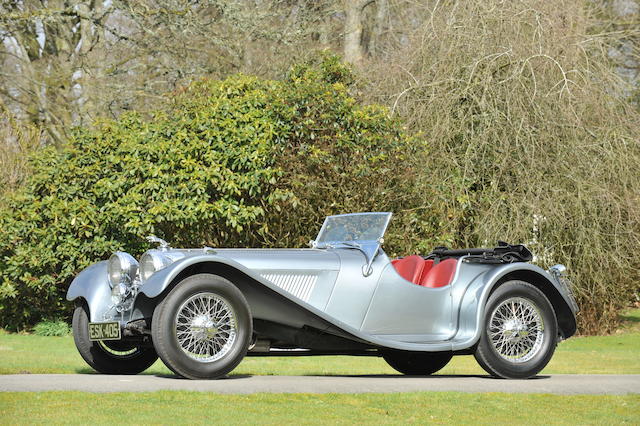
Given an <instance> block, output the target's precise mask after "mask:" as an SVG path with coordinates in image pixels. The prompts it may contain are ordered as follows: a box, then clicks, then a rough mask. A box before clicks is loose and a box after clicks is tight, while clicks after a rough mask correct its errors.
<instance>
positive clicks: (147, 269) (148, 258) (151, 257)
mask: <svg viewBox="0 0 640 426" xmlns="http://www.w3.org/2000/svg"><path fill="white" fill-rule="evenodd" d="M172 262H173V259H171V258H169V257H168V256H166V255H164V254H162V253H161V252H158V251H156V250H149V251H148V252H146V253H145V254H143V255H142V257H141V258H140V278H141V279H142V281H145V280H147V279H149V277H151V275H153V274H154V273H156V272H157V271H159V270H160V269H163V268H166V267H167V266H169V265H170V264H171V263H172Z"/></svg>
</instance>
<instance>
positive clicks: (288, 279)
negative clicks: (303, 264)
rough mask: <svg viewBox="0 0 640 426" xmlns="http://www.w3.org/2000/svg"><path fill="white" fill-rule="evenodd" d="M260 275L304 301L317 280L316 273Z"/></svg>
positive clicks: (308, 296) (309, 295)
mask: <svg viewBox="0 0 640 426" xmlns="http://www.w3.org/2000/svg"><path fill="white" fill-rule="evenodd" d="M262 277H263V278H264V279H266V280H268V281H271V282H272V283H274V284H275V285H277V286H278V287H280V288H281V289H283V290H284V291H286V292H288V293H291V294H293V295H294V296H295V297H297V298H298V299H302V300H304V301H305V302H308V301H309V298H310V297H311V292H312V291H313V288H314V287H315V285H316V281H318V275H316V274H262Z"/></svg>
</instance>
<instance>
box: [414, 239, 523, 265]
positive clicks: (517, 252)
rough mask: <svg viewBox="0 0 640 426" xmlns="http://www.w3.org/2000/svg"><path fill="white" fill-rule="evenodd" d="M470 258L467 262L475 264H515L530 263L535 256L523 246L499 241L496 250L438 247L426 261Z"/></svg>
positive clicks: (426, 257)
mask: <svg viewBox="0 0 640 426" xmlns="http://www.w3.org/2000/svg"><path fill="white" fill-rule="evenodd" d="M462 256H469V257H467V258H466V259H465V260H466V261H467V262H475V263H513V262H529V261H531V259H533V255H532V254H531V252H530V251H529V249H528V248H526V247H525V246H524V245H522V244H515V245H512V244H509V243H506V242H504V241H498V246H497V247H494V248H468V249H449V248H447V247H436V248H435V249H434V250H433V251H432V252H431V253H429V255H427V256H425V259H436V260H439V259H443V258H446V257H462Z"/></svg>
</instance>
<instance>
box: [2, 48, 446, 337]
mask: <svg viewBox="0 0 640 426" xmlns="http://www.w3.org/2000/svg"><path fill="white" fill-rule="evenodd" d="M352 80H353V77H352V75H351V72H350V71H349V69H348V68H346V67H345V66H343V65H342V64H341V63H340V62H339V61H338V60H337V59H336V58H335V57H331V56H323V57H321V58H320V59H319V60H316V61H315V62H313V63H310V64H306V65H303V66H298V67H295V68H294V69H292V71H291V73H290V75H289V76H288V78H287V79H285V80H284V81H268V80H261V79H258V78H256V77H250V76H245V75H236V76H233V77H230V78H228V79H226V80H224V81H217V80H201V81H198V82H196V83H194V84H192V85H190V86H189V87H186V88H184V89H183V90H181V91H179V92H177V93H174V94H172V95H171V96H170V97H169V98H168V99H167V104H166V107H165V108H164V109H163V110H162V111H157V112H156V113H154V114H153V115H152V116H151V117H150V118H149V119H145V118H143V117H142V116H140V115H138V114H136V113H130V114H127V115H124V116H122V117H121V118H120V119H119V120H117V121H102V122H99V123H97V124H96V127H95V129H94V130H88V129H78V130H77V131H76V132H75V136H74V138H73V140H72V141H71V142H70V144H69V146H68V147H66V148H64V149H62V150H59V151H56V150H54V149H51V148H49V149H46V150H44V151H42V152H40V153H38V154H37V155H35V156H34V157H33V160H32V168H33V171H34V172H33V175H32V176H31V177H30V178H29V179H28V181H27V182H26V185H25V186H24V188H23V189H22V190H21V191H18V192H16V193H15V194H12V195H10V196H9V197H8V198H7V199H6V200H5V203H4V204H5V205H4V206H3V207H1V208H0V228H1V229H2V230H3V232H2V234H0V277H1V284H0V325H2V326H3V327H8V328H11V329H15V328H18V327H23V326H25V325H29V324H33V323H34V322H36V321H38V320H39V319H41V318H51V317H55V316H58V315H62V314H64V313H65V312H68V311H69V309H68V308H69V307H68V304H67V302H66V301H65V300H64V295H65V292H66V289H67V288H68V286H69V284H70V282H71V280H72V279H73V277H74V276H75V275H76V274H77V273H78V272H79V271H80V270H81V269H83V268H85V267H86V266H88V265H89V264H91V263H93V262H95V261H96V260H98V259H104V258H106V257H108V256H109V254H110V253H111V252H113V251H115V250H125V251H128V252H131V253H133V254H134V255H140V254H141V253H142V252H143V251H144V250H146V249H148V248H149V245H148V244H147V243H146V242H145V241H144V239H143V237H144V236H145V235H148V234H156V235H158V236H161V237H163V238H165V239H167V240H169V241H171V242H172V243H173V244H174V245H175V246H202V245H203V244H206V245H213V246H234V247H238V246H260V247H264V246H267V247H277V246H301V245H303V244H304V243H305V242H306V241H308V240H309V238H310V237H312V236H313V235H314V234H315V232H316V231H317V229H318V228H319V226H320V224H321V219H322V217H323V216H324V215H326V214H330V213H343V212H347V211H358V210H391V211H395V212H399V219H398V220H397V225H398V226H396V227H395V228H394V229H395V230H396V233H395V234H392V235H391V236H390V238H389V240H390V242H391V243H392V245H393V246H394V247H395V248H396V249H397V250H399V251H403V252H407V251H409V250H410V249H414V250H415V249H416V248H417V246H419V245H420V244H427V243H428V242H429V241H436V240H437V239H438V233H437V232H436V229H434V227H432V226H431V224H432V223H431V222H429V221H428V220H426V218H424V219H425V220H421V218H423V217H424V216H425V215H426V214H430V212H429V209H425V208H424V207H426V206H429V205H430V204H429V203H431V204H433V203H432V202H431V201H425V200H433V199H437V197H435V196H432V195H430V194H431V193H432V191H431V189H429V187H426V186H425V187H423V188H421V187H420V185H419V181H418V179H417V176H419V173H418V172H419V171H420V169H419V168H420V167H421V165H422V158H423V156H424V155H425V154H424V153H425V151H426V147H425V146H424V143H423V142H421V141H420V140H419V139H415V138H412V137H409V136H407V135H406V134H405V133H404V131H403V130H402V127H401V126H400V124H399V123H398V122H397V121H396V120H394V119H391V118H390V117H389V115H388V112H387V110H386V109H385V108H383V107H380V106H376V105H367V106H362V105H359V104H358V103H357V102H356V101H355V100H354V99H353V98H352V97H351V96H350V95H349V94H348V87H349V85H350V84H351V82H352ZM402 210H405V211H406V212H405V213H403V212H402ZM412 222H413V223H414V224H415V223H420V224H421V226H415V227H414V226H413V225H411V223H412ZM409 226H411V227H412V228H413V230H414V232H411V234H407V235H405V231H404V229H405V228H406V227H409ZM415 229H417V230H418V232H417V233H416V232H415ZM418 242H420V243H418Z"/></svg>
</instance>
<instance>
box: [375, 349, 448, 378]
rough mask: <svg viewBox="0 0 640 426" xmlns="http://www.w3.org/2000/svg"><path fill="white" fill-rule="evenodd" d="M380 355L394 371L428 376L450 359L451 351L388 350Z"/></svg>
mask: <svg viewBox="0 0 640 426" xmlns="http://www.w3.org/2000/svg"><path fill="white" fill-rule="evenodd" d="M382 357H383V358H384V360H385V361H387V364H389V365H390V366H391V367H393V369H395V370H396V371H398V372H400V373H402V374H406V375H409V376H428V375H430V374H433V373H435V372H437V371H439V370H441V369H442V368H443V367H444V366H445V365H447V364H448V363H449V361H451V358H452V357H453V353H451V352H409V351H394V350H388V351H384V352H383V353H382Z"/></svg>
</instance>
